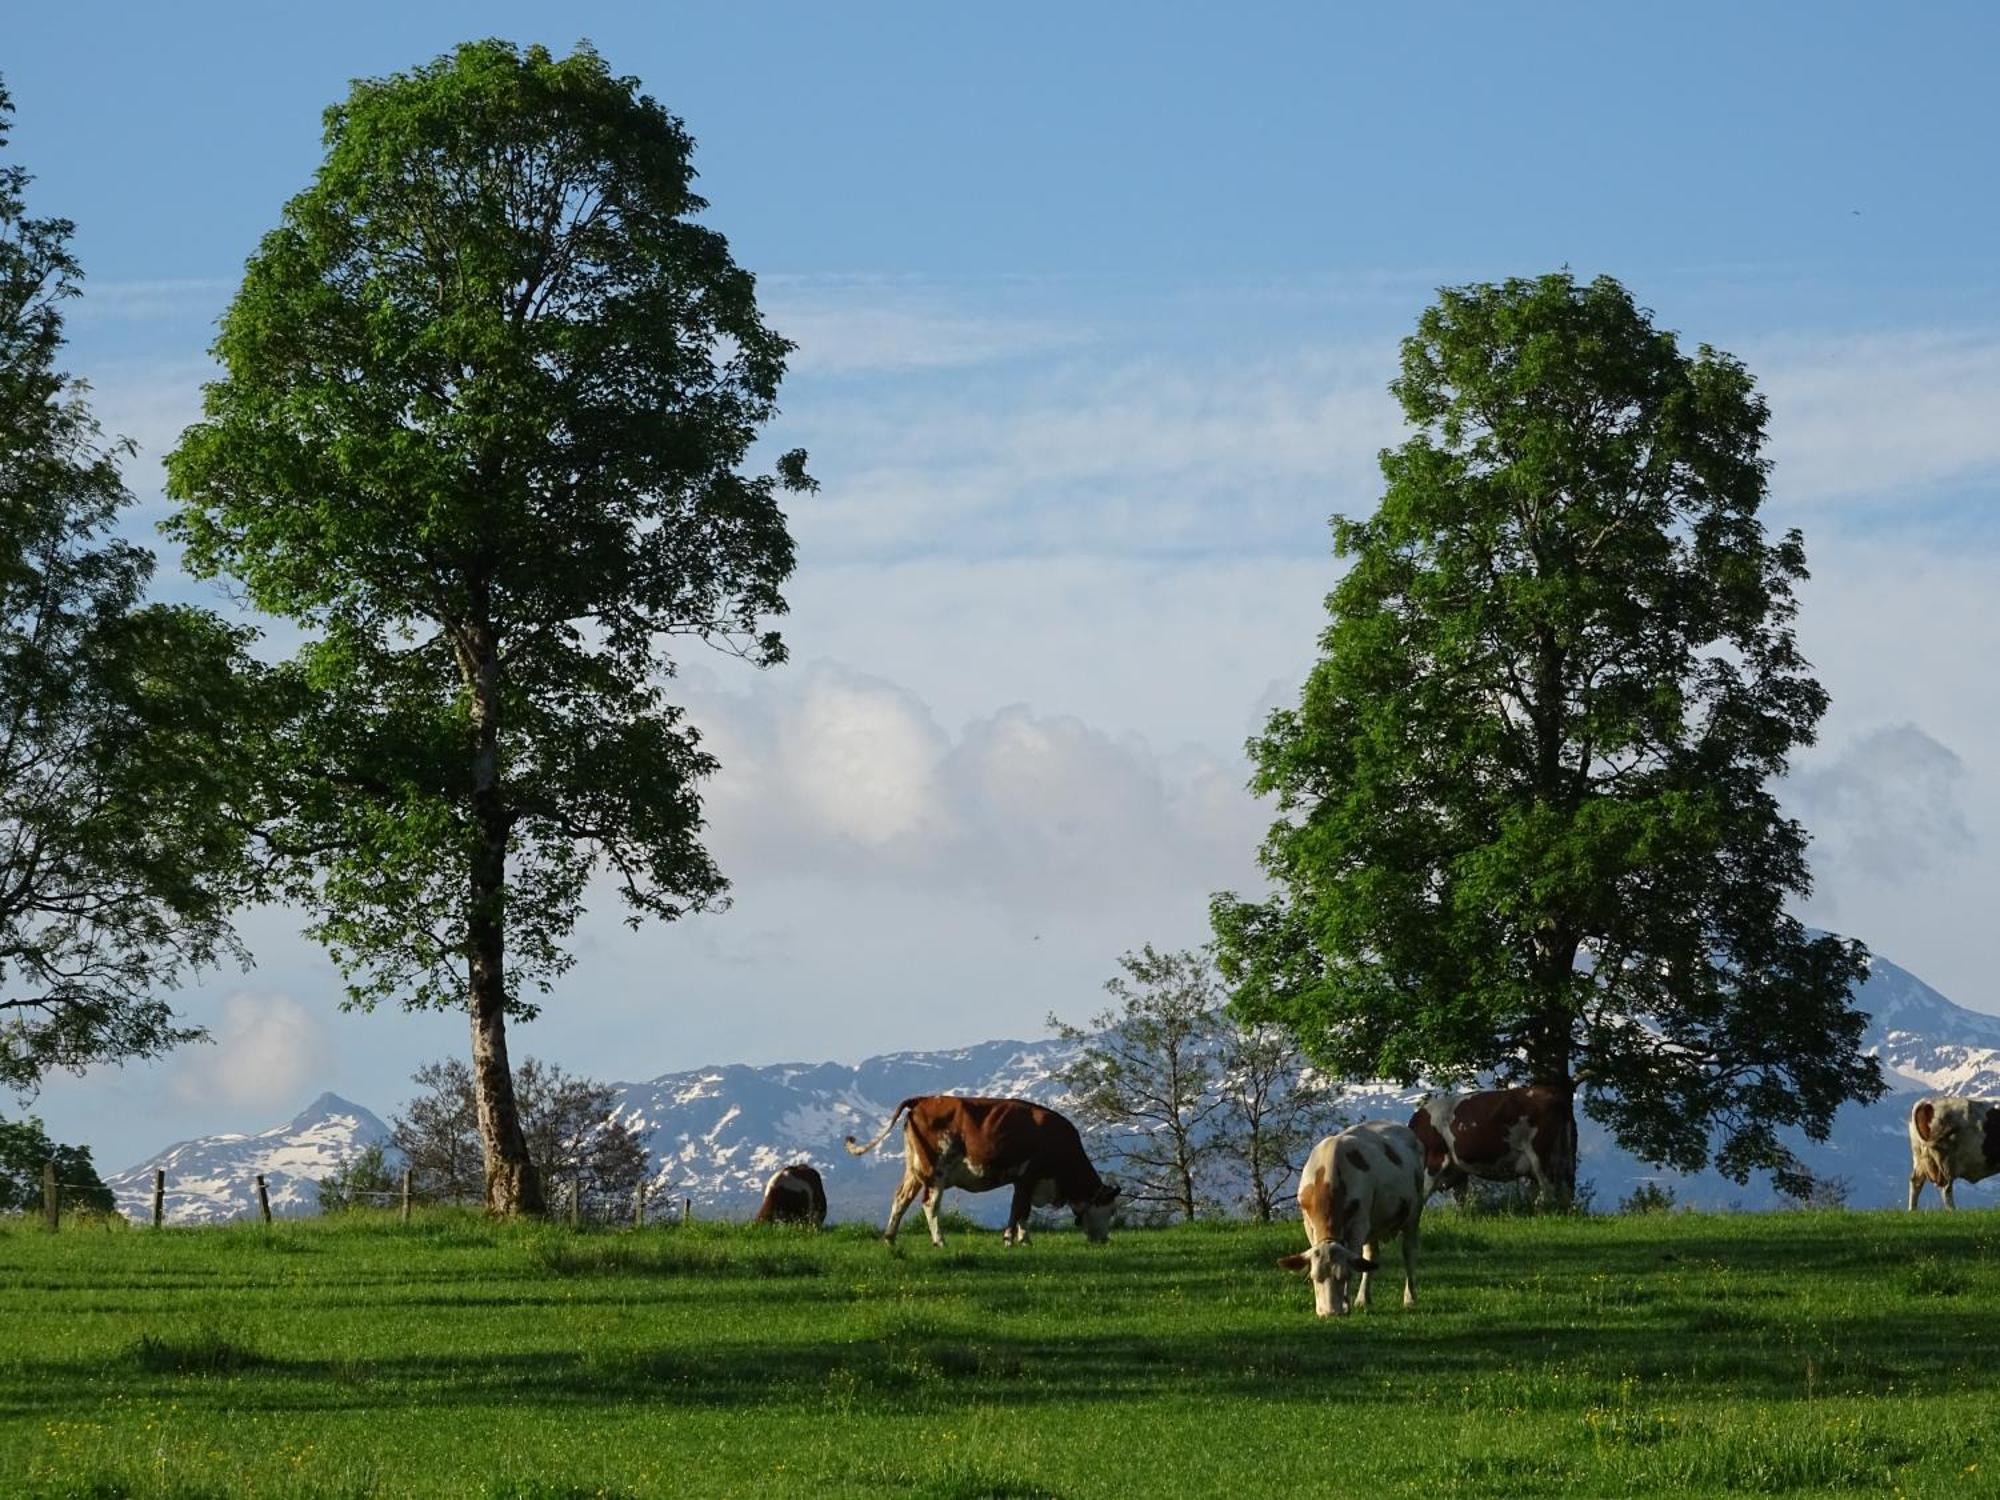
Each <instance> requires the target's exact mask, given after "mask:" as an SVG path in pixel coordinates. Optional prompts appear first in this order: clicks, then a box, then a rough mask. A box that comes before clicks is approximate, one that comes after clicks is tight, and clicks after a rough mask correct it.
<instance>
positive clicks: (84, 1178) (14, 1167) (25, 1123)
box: [0, 1115, 118, 1214]
mask: <svg viewBox="0 0 2000 1500" xmlns="http://www.w3.org/2000/svg"><path fill="white" fill-rule="evenodd" d="M51 1161H53V1162H54V1163H55V1164H56V1181H57V1182H58V1183H60V1184H61V1185H62V1186H61V1189H60V1192H61V1196H62V1207H63V1211H64V1212H65V1213H68V1212H72V1211H75V1210H78V1209H84V1210H92V1211H95V1212H97V1213H107V1214H108V1213H111V1212H113V1211H115V1210H116V1209H117V1207H118V1204H117V1201H116V1200H115V1199H114V1198H113V1197H112V1196H111V1189H110V1188H108V1187H106V1186H105V1185H104V1179H103V1178H101V1177H99V1176H98V1175H97V1165H96V1163H94V1162H93V1161H91V1159H90V1147H88V1146H61V1145H57V1144H56V1143H55V1142H54V1141H52V1140H50V1139H49V1137H48V1132H47V1131H46V1130H44V1129H43V1128H42V1122H41V1121H40V1120H38V1119H36V1118H34V1117H33V1116H32V1115H31V1116H29V1117H28V1118H27V1119H25V1120H0V1213H20V1212H38V1211H39V1210H40V1209H41V1206H42V1171H43V1168H44V1167H45V1166H46V1164H47V1163H49V1162H51Z"/></svg>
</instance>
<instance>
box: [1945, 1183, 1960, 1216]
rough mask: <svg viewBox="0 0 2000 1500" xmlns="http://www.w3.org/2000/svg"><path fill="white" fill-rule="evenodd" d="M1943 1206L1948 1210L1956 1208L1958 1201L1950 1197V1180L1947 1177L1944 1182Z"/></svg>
mask: <svg viewBox="0 0 2000 1500" xmlns="http://www.w3.org/2000/svg"><path fill="white" fill-rule="evenodd" d="M1944 1206H1945V1207H1946V1208H1950V1209H1956V1208H1957V1207H1958V1200H1957V1199H1956V1198H1954V1197H1952V1195H1951V1179H1950V1178H1949V1177H1947V1178H1945V1180H1944Z"/></svg>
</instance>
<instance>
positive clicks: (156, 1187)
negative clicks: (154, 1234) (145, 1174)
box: [153, 1167, 167, 1229]
mask: <svg viewBox="0 0 2000 1500" xmlns="http://www.w3.org/2000/svg"><path fill="white" fill-rule="evenodd" d="M166 1221H167V1171H166V1168H164V1167H155V1168H153V1227H154V1228H155V1229H158V1228H159V1227H160V1226H161V1225H162V1224H164V1223H165V1222H166Z"/></svg>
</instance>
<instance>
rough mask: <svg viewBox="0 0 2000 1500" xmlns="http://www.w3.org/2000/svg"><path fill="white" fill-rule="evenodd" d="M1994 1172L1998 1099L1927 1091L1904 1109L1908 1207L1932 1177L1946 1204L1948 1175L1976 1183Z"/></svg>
mask: <svg viewBox="0 0 2000 1500" xmlns="http://www.w3.org/2000/svg"><path fill="white" fill-rule="evenodd" d="M1995 1172H2000V1104H1994V1103H1990V1102H1989V1101H1987V1100H1985V1099H1954V1098H1952V1097H1951V1096H1950V1095H1933V1096H1932V1097H1930V1098H1928V1099H1919V1100H1918V1101H1917V1102H1916V1104H1915V1105H1914V1106H1913V1107H1912V1108H1911V1110H1910V1207H1911V1208H1912V1209H1914V1208H1915V1207H1916V1206H1917V1195H1918V1194H1920V1193H1921V1192H1923V1190H1924V1184H1925V1183H1927V1182H1935V1183H1936V1184H1937V1185H1938V1191H1939V1192H1940V1193H1942V1194H1943V1195H1944V1206H1945V1207H1946V1208H1957V1207H1958V1204H1957V1203H1955V1202H1953V1201H1952V1196H1951V1185H1952V1182H1953V1180H1954V1179H1957V1178H1963V1179H1964V1180H1965V1181H1967V1182H1977V1181H1979V1180H1980V1179H1981V1178H1982V1177H1991V1176H1992V1175H1993V1174H1994V1173H1995Z"/></svg>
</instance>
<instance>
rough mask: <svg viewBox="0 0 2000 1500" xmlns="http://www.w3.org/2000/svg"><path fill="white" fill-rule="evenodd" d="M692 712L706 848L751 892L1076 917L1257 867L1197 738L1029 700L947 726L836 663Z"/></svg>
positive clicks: (1252, 832) (1256, 823)
mask: <svg viewBox="0 0 2000 1500" xmlns="http://www.w3.org/2000/svg"><path fill="white" fill-rule="evenodd" d="M690 710H691V715H692V717H693V718H694V720H695V722H696V723H698V724H699V725H700V726H701V727H702V730H703V732H704V734H705V735H706V737H707V740H708V743H709V745H710V747H711V748H712V749H714V750H715V752H716V754H717V755H718V756H719V757H720V759H721V761H722V764H723V770H722V772H721V773H720V774H719V775H718V776H717V777H716V779H715V781H714V783H713V784H712V786H711V788H710V791H709V795H708V807H709V814H710V823H711V828H712V839H713V844H714V847H715V849H716V852H717V855H718V857H719V858H720V859H721V861H722V863H723V867H724V868H725V869H726V870H728V871H729V872H730V873H731V875H732V877H734V878H736V879H737V880H738V881H739V882H741V883H742V884H743V885H745V886H747V885H749V884H751V883H753V882H757V881H766V880H770V879H774V878H775V879H801V878H812V879H828V880H837V881H841V882H852V881H856V880H860V881H867V882H870V883H872V884H875V885H877V886H880V887H885V888H897V887H900V888H903V889H905V890H910V889H915V890H923V891H927V892H939V891H951V892H959V893H964V894H966V895H970V896H975V897H977V898H979V899H983V900H989V901H994V902H997V903H999V904H1000V905H1001V906H1002V907H1004V908H1006V909H1007V910H1009V911H1011V912H1014V913H1016V914H1018V915H1021V916H1048V917H1057V916H1063V917H1069V918H1074V917H1077V916H1079V915H1081V914H1086V913H1089V912H1094V911H1103V910H1106V909H1110V908H1116V907H1121V906H1130V905H1132V904H1135V903H1137V904H1144V903H1145V902H1147V901H1151V900H1155V899H1157V898H1158V897H1159V896H1160V895H1161V893H1162V892H1164V891H1168V890H1172V891H1175V892H1177V893H1183V894H1184V893H1186V892H1190V891H1191V892H1194V893H1196V894H1198V895H1201V896H1205V895H1206V893H1207V892H1208V891H1210V890H1212V889H1215V888H1217V887H1219V886H1222V885H1235V884H1241V883H1242V882H1244V881H1245V880H1247V879H1249V878H1250V876H1251V869H1250V865H1249V860H1248V855H1249V851H1250V849H1251V848H1252V847H1253V846H1254V844H1255V842H1256V838H1257V835H1258V833H1259V832H1260V831H1261V826H1262V821H1263V819H1262V815H1261V814H1260V812H1259V811H1258V809H1257V808H1256V807H1255V806H1254V804H1253V803H1252V802H1251V800H1250V798H1249V796H1248V794H1247V793H1245V792H1243V791H1242V790H1241V788H1242V785H1243V781H1244V772H1243V769H1242V767H1241V766H1240V765H1236V764H1232V763H1228V762H1225V761H1223V760H1222V759H1220V758H1219V757H1215V756H1212V755H1209V754H1206V753H1204V752H1201V751H1198V750H1187V751H1183V752H1180V753H1179V754H1177V755H1174V756H1170V757H1161V756H1159V755H1157V754H1155V753H1154V752H1153V751H1152V749H1151V748H1150V747H1149V746H1148V745H1147V744H1146V742H1145V741H1144V740H1142V739H1140V738H1138V737H1137V736H1133V735H1122V736H1114V735H1111V734H1108V733H1106V732H1104V731H1103V730H1100V729H1097V728H1095V727H1093V726H1091V725H1089V724H1086V723H1084V722H1083V721H1082V720H1080V719H1076V718H1073V717H1069V716H1063V715H1042V714H1037V713H1035V712H1034V711H1032V710H1031V709H1029V708H1027V707H1025V706H1020V705H1016V706H1012V707H1008V708H1002V709H1000V710H998V711H997V712H994V713H991V714H988V715H986V716H984V717H982V718H979V719H976V720H974V721H973V722H972V723H970V724H969V725H967V726H966V728H965V729H964V730H963V731H962V732H961V733H960V734H958V735H957V736H949V735H947V734H945V733H944V732H943V731H942V730H940V729H939V728H938V726H937V723H936V720H935V718H934V717H933V715H932V714H931V713H930V711H929V709H928V708H927V707H926V705H925V704H924V703H923V702H922V700H921V699H919V698H917V697H916V695H915V694H913V693H911V692H909V691H908V690H907V689H904V688H901V687H899V686H897V685H895V684H893V683H890V682H886V681H884V680H882V679H880V678H871V677H865V676H861V675H859V674H857V673H854V672H851V671H849V670H848V669H846V668H844V667H841V666H839V665H837V664H835V663H831V662H820V663H817V664H815V665H813V666H811V667H808V668H806V669H805V670H804V671H802V672H793V673H790V674H788V675H787V676H786V677H782V678H777V679H769V680H765V681H762V682H759V683H758V684H756V685H755V687H754V688H753V689H752V690H751V691H750V692H747V693H733V692H726V691H722V690H720V689H718V688H715V687H713V686H711V687H709V688H708V689H707V690H702V691H697V692H696V693H695V694H694V695H693V696H692V697H691V698H690Z"/></svg>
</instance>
